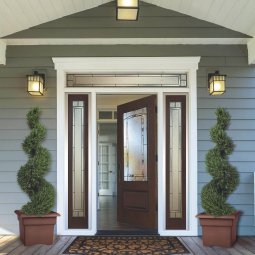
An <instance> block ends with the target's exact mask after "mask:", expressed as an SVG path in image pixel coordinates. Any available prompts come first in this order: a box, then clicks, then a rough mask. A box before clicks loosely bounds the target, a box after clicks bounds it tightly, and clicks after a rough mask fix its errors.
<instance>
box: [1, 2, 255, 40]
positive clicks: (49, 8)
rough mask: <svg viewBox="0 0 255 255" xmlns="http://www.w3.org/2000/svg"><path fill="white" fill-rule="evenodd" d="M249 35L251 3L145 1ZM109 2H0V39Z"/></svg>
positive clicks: (254, 28)
mask: <svg viewBox="0 0 255 255" xmlns="http://www.w3.org/2000/svg"><path fill="white" fill-rule="evenodd" d="M144 1H145V2H147V3H151V4H154V5H158V6H159V7H163V8H166V9H171V10H174V11H178V12H180V13H184V14H187V15H190V16H193V17H197V18H199V19H202V20H205V21H208V22H212V23H214V24H218V25H221V26H224V27H226V28H229V29H232V30H235V31H239V32H241V33H245V34H248V35H251V36H253V35H255V15H254V10H255V1H254V0H144ZM108 2H111V0H43V1H41V0H1V2H0V5H1V8H0V37H4V36H7V35H10V34H12V33H15V32H18V31H22V30H24V29H27V28H30V27H33V26H36V25H39V24H42V23H45V22H48V21H51V20H55V19H58V18H61V17H64V16H67V15H70V14H73V13H77V12H80V11H84V10H88V9H91V8H94V7H97V6H99V5H102V4H104V3H108Z"/></svg>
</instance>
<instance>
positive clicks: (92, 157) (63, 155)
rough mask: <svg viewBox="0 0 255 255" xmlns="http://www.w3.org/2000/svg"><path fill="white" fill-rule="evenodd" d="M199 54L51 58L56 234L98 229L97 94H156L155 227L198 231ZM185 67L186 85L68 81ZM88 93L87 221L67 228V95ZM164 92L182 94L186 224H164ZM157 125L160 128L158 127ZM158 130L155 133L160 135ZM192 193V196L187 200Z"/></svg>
mask: <svg viewBox="0 0 255 255" xmlns="http://www.w3.org/2000/svg"><path fill="white" fill-rule="evenodd" d="M199 61H200V57H88V58H83V57H82V58H78V57H75V58H53V62H54V64H55V69H56V70H57V211H58V213H60V214H61V217H58V219H57V234H58V235H94V234H96V232H97V175H96V174H92V172H93V173H97V170H96V169H97V143H96V137H97V133H96V132H97V131H96V130H97V128H96V125H97V114H96V95H97V94H100V93H104V94H115V93H117V94H156V95H157V100H158V117H157V118H158V140H157V142H158V187H159V188H158V205H159V206H158V232H159V234H160V235H178V236H197V233H198V232H197V231H198V226H197V219H196V217H195V216H196V214H197V80H196V71H197V69H198V63H199ZM183 72H185V73H187V75H188V87H173V88H169V87H168V88H162V87H160V88H149V87H146V88H141V87H132V88H122V87H115V88H99V87H98V88H96V87H93V88H86V87H82V88H81V87H79V88H78V87H67V86H66V74H67V73H73V74H74V73H90V74H102V73H103V74H134V73H147V74H155V73H166V74H170V73H174V74H176V73H177V74H178V73H183ZM69 93H70V94H71V93H80V94H82V93H86V94H88V95H89V156H88V159H89V162H88V163H89V164H88V165H89V174H88V178H89V180H88V182H89V186H88V191H89V199H88V206H89V224H88V229H68V209H67V208H68V207H67V201H68V146H67V145H68V143H67V141H68V139H67V132H68V130H67V129H68V125H67V95H68V94H69ZM165 94H186V95H187V123H188V125H187V166H186V169H187V182H186V185H187V187H186V190H187V194H186V199H187V202H186V203H187V211H186V215H187V229H186V230H166V228H165V201H166V199H165V198H166V194H165V130H164V129H165V128H164V126H165V125H164V119H165V100H164V98H165ZM159 130H161V132H159ZM159 133H160V135H159ZM191 198H192V201H191Z"/></svg>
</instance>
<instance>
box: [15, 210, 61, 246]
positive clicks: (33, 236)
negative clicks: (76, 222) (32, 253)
mask: <svg viewBox="0 0 255 255" xmlns="http://www.w3.org/2000/svg"><path fill="white" fill-rule="evenodd" d="M15 213H16V214H17V216H18V220H19V230H20V240H21V242H22V243H23V244H24V245H35V244H48V245H50V244H53V242H54V226H55V224H56V218H57V216H60V215H59V214H58V213H55V212H52V213H49V214H47V215H43V216H37V215H25V214H23V213H22V212H21V211H19V210H16V211H15Z"/></svg>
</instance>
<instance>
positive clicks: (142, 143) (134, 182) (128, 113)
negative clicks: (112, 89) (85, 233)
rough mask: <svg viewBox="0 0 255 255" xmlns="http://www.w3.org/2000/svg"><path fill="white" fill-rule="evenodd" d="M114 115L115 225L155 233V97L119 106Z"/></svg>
mask: <svg viewBox="0 0 255 255" xmlns="http://www.w3.org/2000/svg"><path fill="white" fill-rule="evenodd" d="M117 112H118V137H117V140H118V153H117V155H118V156H117V160H118V187H117V189H118V208H117V210H118V213H117V215H118V221H119V222H122V223H126V224H129V225H132V226H133V227H136V228H145V229H156V228H157V195H156V194H157V163H156V153H157V146H156V125H157V118H156V96H149V97H145V98H142V99H139V100H136V101H132V102H129V103H126V104H123V105H119V106H118V108H117Z"/></svg>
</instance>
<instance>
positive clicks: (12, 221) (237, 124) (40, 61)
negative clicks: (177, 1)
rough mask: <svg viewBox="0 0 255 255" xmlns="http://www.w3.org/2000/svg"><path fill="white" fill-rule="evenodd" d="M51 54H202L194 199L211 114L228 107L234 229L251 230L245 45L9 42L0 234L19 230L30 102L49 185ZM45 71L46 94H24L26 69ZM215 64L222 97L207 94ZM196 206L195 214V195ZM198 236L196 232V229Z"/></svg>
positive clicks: (2, 90) (0, 139)
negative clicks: (222, 80)
mask: <svg viewBox="0 0 255 255" xmlns="http://www.w3.org/2000/svg"><path fill="white" fill-rule="evenodd" d="M56 56H202V58H201V62H200V67H199V70H198V196H199V195H200V191H201V188H202V187H203V185H204V184H206V183H207V182H208V181H209V180H210V176H208V174H207V173H206V171H205V166H204V156H205V153H206V151H207V150H208V149H209V148H211V147H212V146H213V144H212V143H211V142H210V141H209V129H210V127H211V126H212V125H214V123H215V116H214V111H215V109H216V108H217V107H218V106H223V107H227V108H228V110H229V111H230V113H231V115H232V124H231V126H230V129H229V135H230V136H231V137H232V138H233V140H234V142H235V144H236V149H235V152H234V153H233V155H231V157H230V160H231V163H232V164H233V165H235V166H236V167H237V168H238V171H239V172H240V177H241V183H240V185H239V187H238V189H237V190H236V192H235V193H234V194H233V195H231V197H230V198H229V201H230V202H231V203H232V204H233V205H234V206H235V207H236V208H237V209H239V210H241V211H242V212H243V214H242V216H241V220H240V226H239V234H240V235H254V233H255V227H254V208H253V201H254V197H253V196H254V195H253V187H254V183H253V171H254V170H255V169H254V163H255V157H254V155H255V154H254V153H255V104H254V99H255V70H254V67H252V66H248V65H247V51H246V48H245V46H230V45H227V46H214V45H211V46H210V45H209V46H198V45H194V46H124V45H120V46H9V47H8V48H7V66H6V67H1V68H0V227H1V229H0V232H1V233H5V231H11V232H15V233H17V232H18V225H17V220H16V216H15V215H14V213H13V211H14V210H15V209H17V208H20V207H21V206H22V204H24V203H25V202H26V201H27V197H26V195H24V194H23V193H22V192H21V190H20V188H19V187H18V185H17V183H16V174H17V171H18V169H19V167H20V166H21V165H22V164H24V163H25V162H26V155H25V154H24V153H23V151H22V148H21V143H22V141H23V139H24V138H25V136H26V135H27V134H28V133H29V131H28V130H27V127H26V120H25V114H26V112H27V111H28V110H29V109H30V108H31V107H33V106H39V107H41V108H42V111H43V114H42V122H43V123H44V124H45V125H46V127H47V129H48V136H47V140H46V142H45V144H44V145H45V147H47V148H48V149H49V150H50V151H51V154H52V159H53V162H52V166H51V172H50V173H49V174H48V176H47V179H48V180H49V181H50V182H52V183H53V184H54V185H56V179H57V176H56V73H55V70H54V68H53V63H52V60H51V57H56ZM36 68H37V69H44V70H46V72H47V87H48V89H47V93H46V95H45V96H44V97H40V98H34V97H31V96H29V95H28V94H27V93H26V78H25V76H26V74H28V73H31V72H32V70H33V69H36ZM217 69H219V70H220V71H221V72H222V73H225V74H227V75H228V80H227V92H226V94H225V95H222V96H218V97H211V96H209V95H208V92H207V73H208V72H211V71H214V70H217ZM198 208H199V211H202V208H201V206H200V198H199V205H198ZM200 233H201V232H200Z"/></svg>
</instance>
